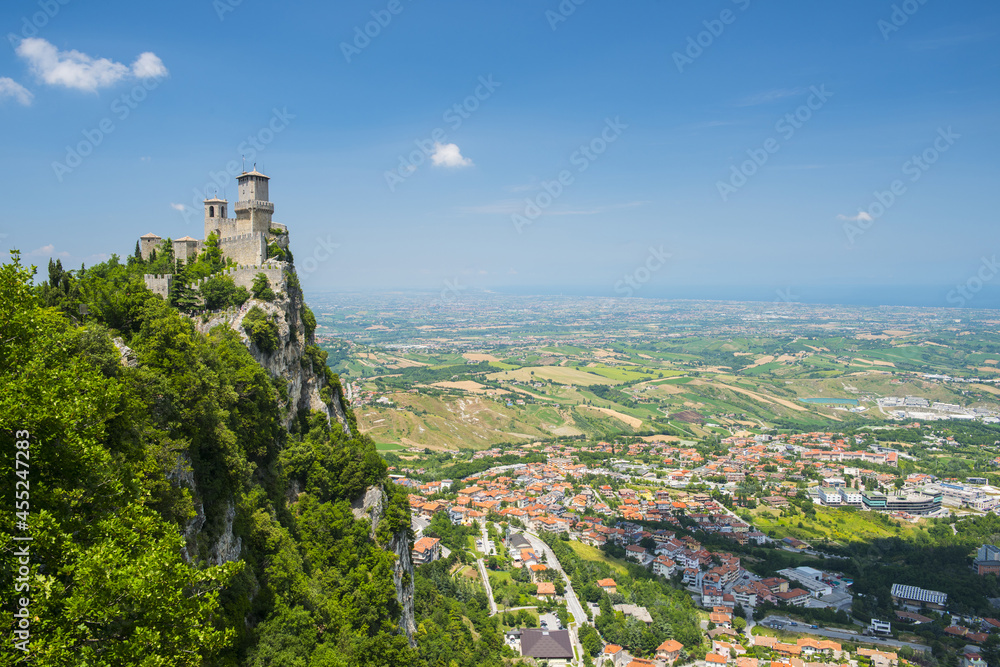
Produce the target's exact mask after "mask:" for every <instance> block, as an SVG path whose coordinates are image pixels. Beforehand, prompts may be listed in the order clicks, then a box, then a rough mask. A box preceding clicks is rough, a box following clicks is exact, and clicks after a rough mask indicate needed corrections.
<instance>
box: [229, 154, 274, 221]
mask: <svg viewBox="0 0 1000 667" xmlns="http://www.w3.org/2000/svg"><path fill="white" fill-rule="evenodd" d="M269 180H270V179H269V178H268V177H267V176H265V175H264V174H262V173H260V172H259V171H257V169H256V168H254V170H253V171H250V172H244V173H242V174H240V175H239V176H237V177H236V181H237V183H239V196H240V198H239V200H238V201H237V202H236V233H237V234H253V233H256V232H263V233H265V234H266V233H267V232H268V230H270V229H271V215H272V214H273V213H274V204H272V203H271V202H269V201H268V199H267V182H268V181H269Z"/></svg>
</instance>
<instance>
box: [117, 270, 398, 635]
mask: <svg viewBox="0 0 1000 667" xmlns="http://www.w3.org/2000/svg"><path fill="white" fill-rule="evenodd" d="M288 268H289V273H288V274H286V275H285V280H284V281H282V283H281V284H272V286H271V287H272V289H273V290H274V292H275V293H276V295H277V296H276V298H275V299H274V300H273V301H262V300H259V299H250V300H249V301H247V302H246V303H245V304H244V305H243V306H242V307H240V308H238V309H236V308H233V309H230V310H228V311H223V312H218V313H213V314H211V315H209V316H207V317H202V316H195V317H194V318H193V322H194V325H195V328H196V329H197V330H198V331H199V332H201V333H204V334H208V333H209V332H210V331H211V330H212V329H214V328H215V327H217V326H220V325H221V326H225V327H228V328H230V329H232V330H233V331H235V332H236V333H237V334H238V335H239V336H240V338H241V340H242V341H243V344H244V345H246V346H247V349H248V350H250V353H251V355H253V357H254V359H255V360H256V361H257V363H258V364H260V366H261V367H262V368H264V369H265V370H266V371H267V372H268V374H269V375H270V376H271V377H272V378H278V379H281V380H283V384H284V386H285V394H287V398H284V397H283V398H281V399H279V400H281V405H280V407H281V408H282V420H283V422H284V426H285V428H286V429H289V430H290V429H291V427H292V425H293V423H294V420H295V418H296V416H297V414H298V413H299V411H300V410H306V411H316V412H320V413H322V414H324V415H326V416H327V418H328V419H329V420H330V423H331V425H334V424H336V423H339V424H340V427H341V428H342V429H343V431H344V433H345V434H350V422H349V420H348V417H347V409H348V408H347V402H346V401H345V400H344V397H343V396H342V393H341V388H340V387H339V386H332V387H328V386H327V380H326V375H325V373H324V370H323V369H321V368H315V367H314V366H313V363H314V362H313V361H312V360H311V359H310V356H309V355H308V354H307V347H308V346H310V345H314V341H313V340H312V339H308V340H307V337H306V331H305V325H304V324H303V322H302V313H303V307H304V301H303V297H302V293H301V290H300V289H299V288H298V286H297V282H298V281H297V280H295V279H294V271H295V269H294V267H292V266H291V265H288ZM290 278H291V279H290ZM254 307H257V308H259V309H260V310H261V311H263V312H264V314H265V315H266V316H267V317H269V318H272V321H274V322H275V323H276V324H277V328H278V345H277V347H276V349H275V350H273V351H271V352H268V351H265V350H262V349H259V348H258V346H257V345H256V344H255V343H254V342H253V340H251V339H250V337H249V336H248V335H247V332H246V331H245V330H244V329H243V319H244V318H245V317H246V316H247V313H249V312H250V310H251V309H252V308H254ZM116 345H117V344H116ZM118 347H119V353H120V354H121V357H122V363H129V360H130V355H131V358H133V359H134V355H132V353H131V350H129V349H128V348H126V347H124V345H121V346H118ZM191 466H192V461H191V459H190V457H189V456H188V455H187V454H186V453H184V454H180V455H179V456H178V457H177V462H176V465H175V467H174V469H173V470H171V471H170V472H169V473H168V475H167V478H168V479H169V480H170V481H171V482H172V483H173V484H175V485H177V486H180V487H184V488H187V489H189V490H190V492H191V495H192V498H193V499H194V510H195V516H194V517H193V518H191V519H190V520H189V521H188V522H187V524H186V525H185V526H184V530H183V533H184V538H185V547H184V548H183V555H184V558H185V559H186V560H189V561H190V560H207V561H208V562H209V563H211V564H221V563H227V562H231V561H234V560H238V559H239V558H240V554H241V553H242V538H240V537H238V536H236V535H234V533H233V525H234V523H235V522H236V518H237V517H236V515H237V510H236V505H235V503H234V501H233V499H229V500H228V501H226V502H225V503H224V504H222V505H221V506H218V507H217V508H216V509H214V510H213V511H212V513H213V516H206V511H205V507H204V505H203V503H202V501H201V499H200V494H199V491H198V488H197V485H196V483H195V477H194V474H193V472H192V467H191ZM299 491H300V489H299V488H298V482H295V481H293V483H292V484H291V486H290V488H288V489H286V499H287V500H288V501H289V502H294V500H295V498H296V497H297V495H298V493H299ZM385 506H386V492H385V490H384V489H383V488H382V486H373V487H370V488H369V489H367V490H366V492H365V493H364V494H363V495H362V496H360V497H359V498H357V499H355V501H354V503H352V510H353V513H354V517H355V519H357V520H364V519H367V520H369V521H370V522H371V534H370V537H371V539H372V540H376V535H377V531H378V528H379V524H380V522H381V521H382V519H383V517H384V514H385ZM410 541H411V540H410V534H409V531H408V530H406V529H403V530H399V531H397V532H395V533H394V534H392V536H391V538H390V539H389V540H388V543H386V544H381V545H380V546H381V547H382V548H383V549H386V550H387V551H389V552H391V553H393V554H394V555H395V559H394V560H395V562H394V565H393V583H394V585H395V589H396V599H397V600H398V601H399V604H400V607H401V609H402V616H401V618H400V627H401V628H402V630H403V631H404V632H405V633H406V636H407V638H408V639H409V642H410V645H411V646H416V640H415V639H414V636H415V634H416V623H415V612H414V609H413V601H414V585H413V560H412V557H411V553H410V549H411V544H410ZM189 552H190V553H189Z"/></svg>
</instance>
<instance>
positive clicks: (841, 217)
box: [837, 211, 872, 222]
mask: <svg viewBox="0 0 1000 667" xmlns="http://www.w3.org/2000/svg"><path fill="white" fill-rule="evenodd" d="M837 220H847V221H849V222H861V221H862V220H863V221H865V222H871V221H872V217H871V216H870V215H868V214H867V213H865V212H864V211H858V214H857V215H838V216H837Z"/></svg>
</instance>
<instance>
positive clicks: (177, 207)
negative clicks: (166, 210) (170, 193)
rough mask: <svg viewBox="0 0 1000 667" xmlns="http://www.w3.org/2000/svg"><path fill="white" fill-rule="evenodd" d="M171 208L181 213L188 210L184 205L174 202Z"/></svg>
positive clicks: (171, 203)
mask: <svg viewBox="0 0 1000 667" xmlns="http://www.w3.org/2000/svg"><path fill="white" fill-rule="evenodd" d="M170 208H172V209H174V210H175V211H180V212H181V213H183V212H184V211H186V210H187V206H185V205H184V204H175V203H173V202H170Z"/></svg>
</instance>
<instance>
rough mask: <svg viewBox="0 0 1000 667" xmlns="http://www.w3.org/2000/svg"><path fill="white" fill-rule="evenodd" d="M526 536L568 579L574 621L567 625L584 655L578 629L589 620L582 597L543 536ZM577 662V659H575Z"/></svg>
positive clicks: (552, 566)
mask: <svg viewBox="0 0 1000 667" xmlns="http://www.w3.org/2000/svg"><path fill="white" fill-rule="evenodd" d="M524 535H525V537H527V538H528V541H529V542H531V546H532V547H534V549H535V553H539V552H541V553H544V554H545V560H546V563H547V564H548V566H549V567H551V568H553V569H555V570H558V571H559V572H560V573H561V574H562V575H563V579H565V580H566V595H565V597H566V608H567V609H568V610H569V613H571V614H573V622H572V623H570V624H569V625H568V626H567V630H569V637H570V639H571V640H572V642H573V646H574V648H575V649H576V654H577V655H578V656H583V644H581V643H580V637H579V636H578V634H577V629H578V628H579V627H580V625H581V624H583V623H586V622H587V612H586V611H584V610H583V605H581V604H580V599H579V598H578V597H576V591H574V590H573V584H571V583H570V581H569V577H567V576H566V572H565V571H564V570H563V568H562V564H561V563H560V562H559V559H558V558H556V555H555V553H553V551H552V549H549V546H548V545H547V544H545V542H542V540H541V538H539V537H538V535H536V534H535V533H531V532H528V531H524ZM574 662H575V661H574Z"/></svg>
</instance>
